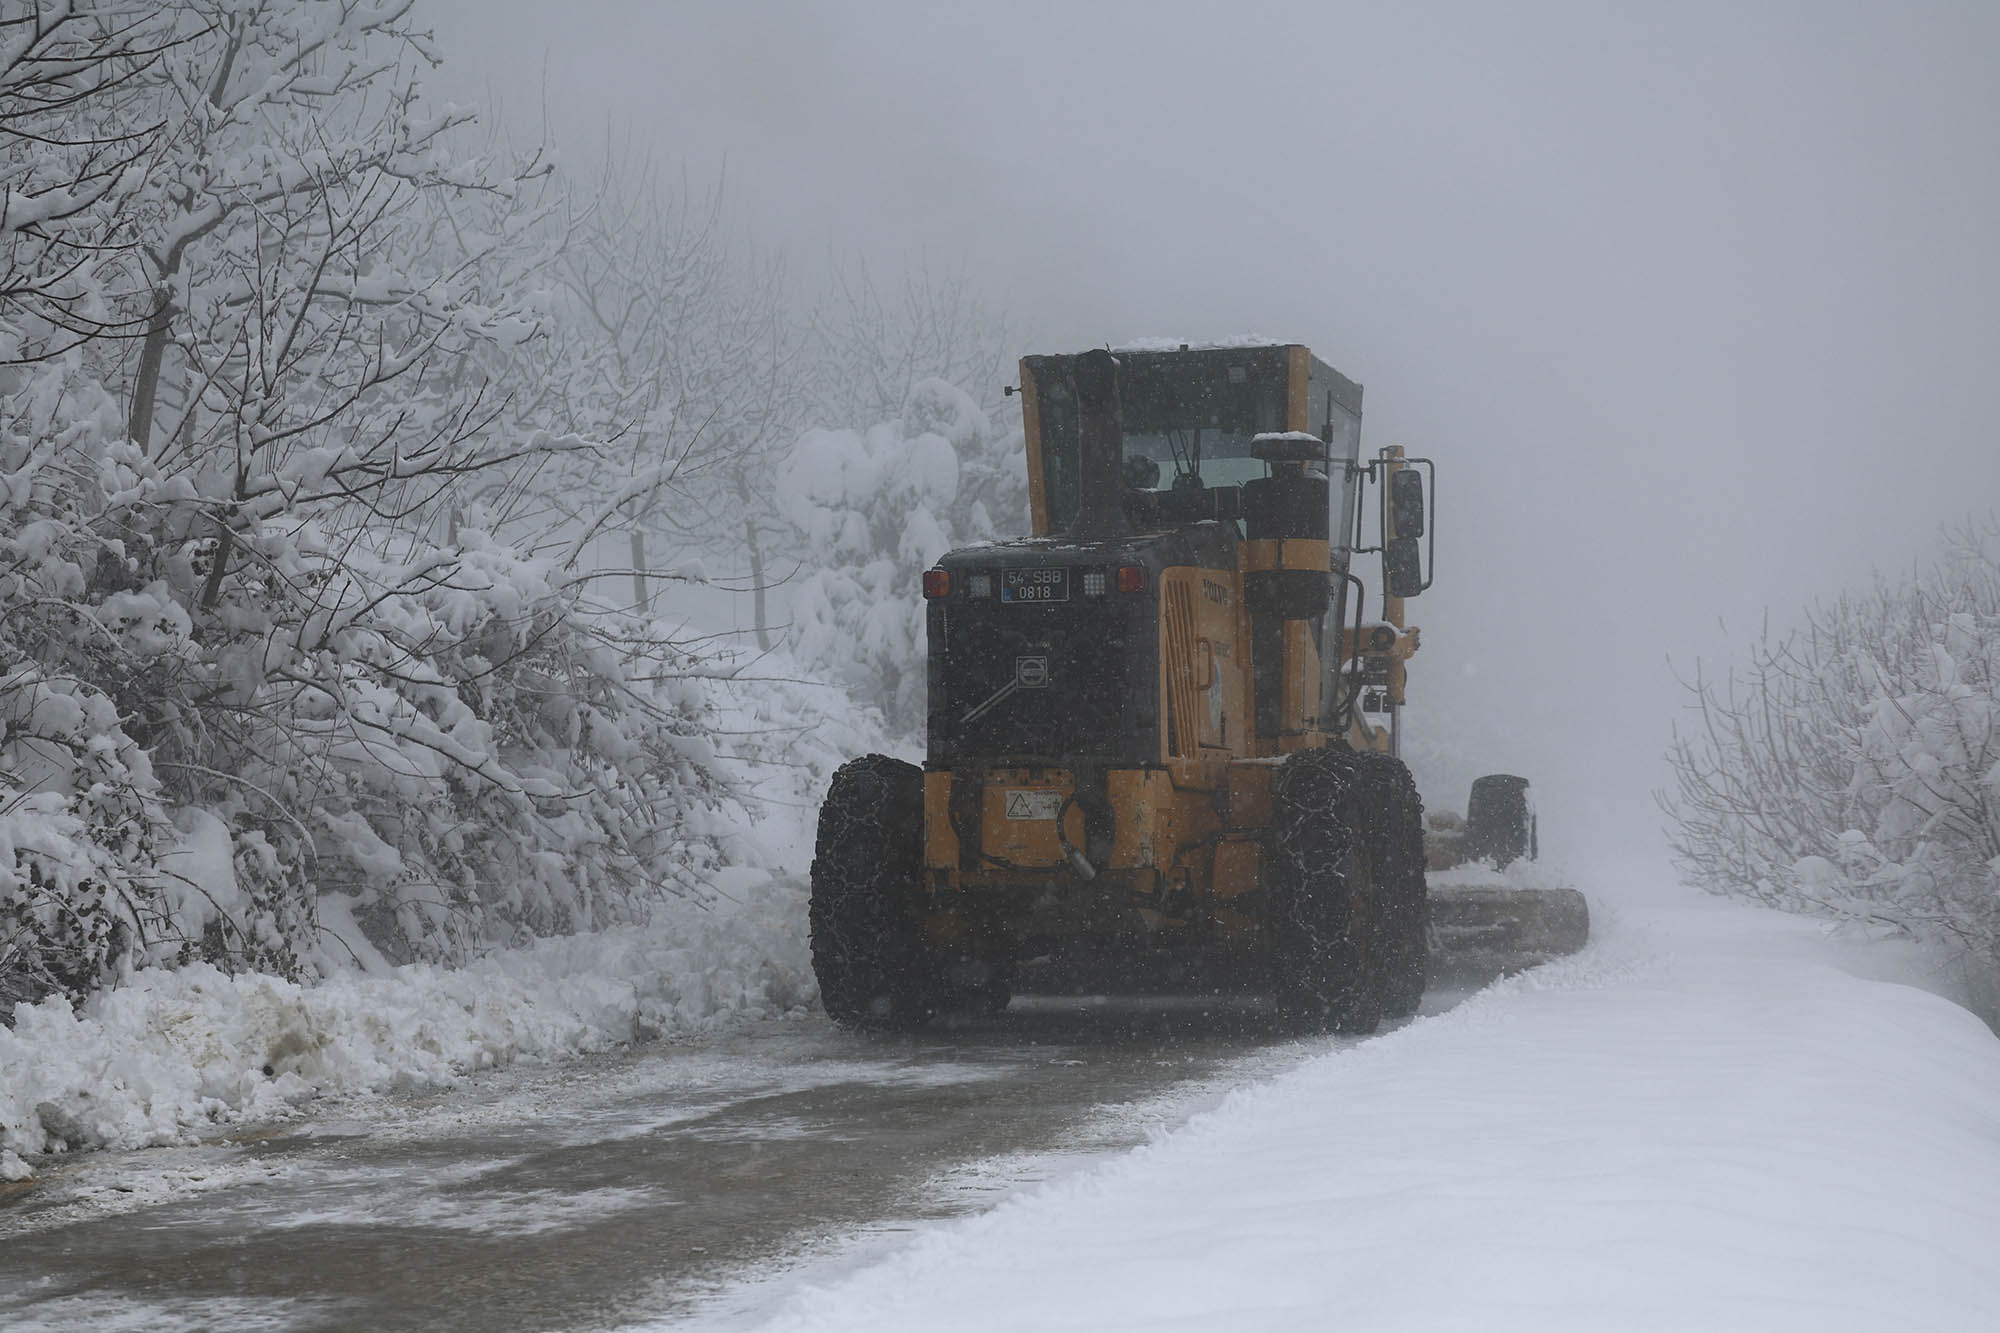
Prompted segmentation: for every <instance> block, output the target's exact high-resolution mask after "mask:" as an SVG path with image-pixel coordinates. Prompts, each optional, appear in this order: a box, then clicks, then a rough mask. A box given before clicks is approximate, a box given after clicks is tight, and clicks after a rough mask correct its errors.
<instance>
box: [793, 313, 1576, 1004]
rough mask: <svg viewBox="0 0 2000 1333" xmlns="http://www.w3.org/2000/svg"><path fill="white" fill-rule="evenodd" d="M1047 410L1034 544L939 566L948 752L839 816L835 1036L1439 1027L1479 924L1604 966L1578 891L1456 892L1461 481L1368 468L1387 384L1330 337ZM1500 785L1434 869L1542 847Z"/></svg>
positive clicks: (818, 964) (835, 816) (1489, 940)
mask: <svg viewBox="0 0 2000 1333" xmlns="http://www.w3.org/2000/svg"><path fill="white" fill-rule="evenodd" d="M1019 391H1020V394H1021V398H1022V405H1023V419H1024V426H1025V434H1026V444H1027V457H1028V479H1029V495H1030V509H1031V514H1032V522H1033V536H1031V537H1028V538H1024V539H1021V540H1016V541H1009V542H1001V543H994V544H988V545H982V546H974V547H968V548H965V549H962V550H956V551H952V552H950V553H948V554H946V555H945V556H943V557H942V558H940V559H939V560H938V562H937V564H936V566H935V567H934V568H932V569H930V570H928V571H926V572H925V574H924V576H923V595H924V597H925V599H926V603H927V622H928V647H929V664H928V670H929V677H928V699H929V705H928V731H927V738H926V748H927V753H926V757H925V761H924V763H923V764H922V765H921V767H920V766H918V765H915V764H910V763H905V762H903V761H901V760H897V759H893V758H890V757H887V756H884V755H879V754H877V755H868V756H865V757H862V758H859V759H855V760H852V761H850V762H849V763H847V764H844V765H842V766H841V768H840V769H839V770H838V771H836V773H835V774H834V776H833V779H832V783H831V787H830V789H829V791H828V794H827V798H826V801H825V803H824V805H823V806H822V807H821V811H820V817H819V828H818V840H817V844H816V848H815V855H814V860H813V865H812V894H811V909H810V910H811V929H812V952H813V966H814V970H815V972H816V973H817V975H818V978H819V984H820V993H821V996H822V1000H823V1002H824V1004H825V1007H826V1010H827V1012H828V1013H829V1014H830V1015H831V1016H832V1017H833V1018H834V1019H835V1020H837V1021H839V1022H842V1023H846V1024H851V1025H857V1026H885V1027H889V1026H905V1025H909V1024H914V1023H920V1022H922V1021H924V1020H926V1019H928V1018H930V1017H932V1016H934V1015H938V1014H945V1013H953V1012H961V1013H981V1012H995V1011H997V1010H999V1009H1001V1008H1003V1007H1005V1006H1006V1004H1007V1003H1008V1002H1009V999H1010V997H1011V995H1012V993H1013V991H1014V990H1015V989H1016V988H1017V987H1018V986H1020V985H1021V983H1022V981H1023V979H1024V977H1032V978H1033V979H1035V980H1036V981H1037V982H1038V988H1040V986H1039V982H1040V981H1041V980H1043V979H1045V978H1056V979H1059V981H1060V982H1061V983H1062V984H1063V985H1064V986H1065V987H1066V988H1069V989H1088V990H1102V991H1121V990H1156V989H1169V990H1180V991H1190V990H1193V991H1235V992H1260V993H1263V994H1265V995H1268V996H1269V997H1270V999H1271V1002H1272V1004H1273V1005H1274V1007H1275V1009H1276V1011H1277V1013H1278V1014H1279V1015H1280V1016H1281V1018H1282V1019H1283V1020H1284V1021H1285V1022H1286V1023H1287V1024H1288V1025H1291V1026H1294V1027H1296V1028H1302V1029H1306V1030H1329V1031H1338V1032H1350V1033H1359V1032H1368V1031H1372V1030H1373V1029H1374V1028H1375V1027H1376V1026H1377V1024H1378V1023H1379V1022H1380V1021H1381V1020H1382V1018H1384V1017H1385V1016H1386V1017H1400V1016H1404V1015H1407V1014H1410V1013H1412V1012H1414V1011H1415V1010H1416V1008H1417V1006H1418V1004H1419V1002H1420V1001H1421V999H1422V996H1423V993H1424V988H1425V985H1426V979H1427V976H1428V972H1429V955H1430V952H1431V949H1432V947H1433V946H1434V945H1436V944H1439V943H1448V942H1449V939H1448V936H1449V935H1450V934H1451V933H1452V932H1453V931H1456V932H1458V933H1460V934H1465V933H1469V934H1470V935H1472V936H1476V937H1477V938H1478V939H1479V940H1480V941H1481V942H1483V943H1486V944H1495V943H1504V944H1510V945H1511V946H1513V947H1518V948H1521V949H1523V950H1525V951H1527V952H1529V953H1531V954H1536V955H1539V956H1548V955H1552V954H1556V953H1562V952H1568V951H1573V950H1574V949H1576V948H1580V947H1581V946H1582V944H1583V937H1584V935H1585V934H1586V933H1587V930H1588V914H1587V911H1586V910H1585V909H1584V906H1583V900H1582V898H1581V896H1580V895H1577V894H1574V893H1573V892H1572V891H1569V890H1521V889H1509V888H1506V887H1502V888H1498V889H1495V888H1491V887H1482V888H1480V889H1478V890H1476V891H1474V893H1473V898H1472V899H1468V900H1467V901H1466V902H1464V903H1460V902H1457V901H1455V900H1453V899H1451V897H1450V895H1449V894H1434V893H1432V892H1430V891H1429V890H1428V888H1427V885H1426V879H1425V869H1426V856H1427V846H1426V834H1425V826H1424V814H1423V802H1422V801H1421V799H1420V798H1419V795H1418V792H1417V789H1416V786H1415V784H1414V782H1413V781H1412V780H1411V776H1410V772H1409V769H1408V768H1407V767H1406V766H1405V765H1404V764H1403V762H1402V760H1401V759H1400V758H1399V757H1398V751H1399V748H1400V736H1401V711H1402V708H1403V705H1404V702H1405V694H1406V685H1407V678H1408V665H1409V661H1410V658H1411V656H1412V654H1414V653H1415V652H1416V650H1417V648H1418V645H1419V632H1418V629H1417V628H1416V627H1415V626H1413V625H1408V624H1407V623H1406V621H1405V603H1406V601H1407V599H1409V598H1412V597H1415V596H1417V595H1418V594H1420V593H1421V592H1423V591H1424V589H1426V588H1427V587H1429V586H1430V582H1431V570H1432V567H1433V558H1432V557H1433V556H1434V553H1435V548H1434V545H1432V543H1434V541H1435V522H1434V520H1435V514H1434V512H1433V504H1434V497H1435V491H1436V478H1435V470H1434V468H1433V466H1432V464H1431V462H1430V460H1428V459H1419V458H1409V457H1406V456H1405V455H1404V452H1403V451H1402V450H1401V449H1398V448H1385V449H1382V450H1380V451H1379V452H1377V453H1376V454H1375V455H1374V456H1373V457H1370V458H1366V459H1364V458H1363V457H1362V455H1361V452H1360V433H1361V386H1359V385H1358V384H1356V383H1354V382H1353V381H1351V380H1349V379H1347V378H1346V377H1345V376H1343V375H1341V374H1340V373H1339V372H1338V371H1336V370H1334V369H1333V368H1332V367H1331V366H1329V365H1327V364H1326V363H1325V362H1323V361H1321V360H1320V359H1319V358H1317V357H1315V356H1313V355H1312V353H1311V352H1310V351H1309V350H1308V349H1307V348H1305V347H1303V346H1299V345H1296V344H1259V345H1249V344H1242V345H1236V344H1231V345H1220V346H1205V347H1194V346H1189V345H1185V344H1180V345H1175V344H1165V345H1157V346H1155V345H1148V346H1142V347H1136V348H1129V349H1123V350H1120V351H1118V352H1116V353H1115V354H1114V353H1113V352H1110V351H1105V350H1097V351H1090V352H1084V353H1081V354H1077V355H1069V356H1030V357H1026V358H1024V359H1023V360H1022V362H1021V383H1020V386H1019ZM1426 474H1428V475H1429V476H1430V482H1431V484H1430V487H1429V494H1428V495H1427V492H1426V486H1425V476H1426ZM1371 512H1372V522H1371V521H1370V518H1371ZM1364 536H1366V537H1367V538H1368V539H1370V540H1372V544H1365V542H1364ZM1367 555H1379V557H1380V559H1379V570H1380V584H1379V587H1378V589H1377V590H1376V592H1377V594H1378V595H1379V601H1378V602H1377V605H1378V606H1379V615H1378V616H1376V617H1374V618H1372V619H1371V618H1369V617H1368V616H1367V614H1366V611H1367V609H1368V608H1367V606H1366V603H1367V602H1369V601H1371V600H1375V599H1371V597H1370V590H1369V588H1368V587H1367V585H1366V582H1365V581H1364V579H1363V577H1362V572H1361V571H1362V567H1363V564H1364V562H1363V560H1362V557H1364V556H1367ZM1369 563H1373V562H1369ZM1481 781H1482V783H1485V784H1487V788H1488V789H1490V790H1487V799H1485V800H1484V801H1483V803H1482V801H1481V800H1479V799H1477V798H1478V797H1479V796H1480V794H1481V790H1483V789H1481V788H1480V784H1475V793H1474V795H1475V800H1474V802H1473V805H1472V808H1471V809H1470V810H1469V812H1468V814H1469V818H1468V820H1467V822H1466V824H1465V826H1464V827H1463V828H1462V829H1459V830H1456V832H1455V833H1454V831H1453V830H1447V829H1440V830H1437V831H1436V833H1435V835H1434V836H1433V838H1432V839H1431V844H1430V848H1429V852H1428V854H1429V855H1433V856H1440V855H1442V856H1445V857H1447V858H1449V857H1450V856H1451V855H1454V854H1456V855H1460V856H1463V855H1467V854H1473V853H1476V852H1484V851H1486V850H1488V849H1490V850H1493V851H1500V852H1504V853H1506V855H1507V856H1508V857H1509V858H1515V857H1522V856H1526V855H1529V854H1530V853H1531V852H1532V850H1533V847H1532V844H1533V840H1534V837H1533V830H1532V824H1531V820H1532V814H1531V812H1530V810H1529V807H1528V804H1527V801H1526V794H1525V783H1523V782H1521V780H1520V779H1513V778H1507V779H1504V780H1500V781H1498V782H1497V785H1496V781H1495V780H1489V779H1482V780H1481ZM1454 848H1455V849H1456V851H1455V852H1454ZM1494 859H1496V860H1497V859H1500V858H1498V857H1495V858H1494ZM1473 899H1476V901H1474V900H1473ZM1441 928H1442V929H1441Z"/></svg>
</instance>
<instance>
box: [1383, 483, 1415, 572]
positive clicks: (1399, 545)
mask: <svg viewBox="0 0 2000 1333" xmlns="http://www.w3.org/2000/svg"><path fill="white" fill-rule="evenodd" d="M1398 475H1399V476H1400V475H1402V474H1400V473H1399V474H1398ZM1382 581H1383V583H1384V584H1386V585H1387V587H1388V590H1389V595H1390V596H1391V597H1415V596H1416V595H1417V594H1418V593H1420V592H1422V591H1423V590H1424V562H1423V555H1422V553H1421V552H1420V551H1419V550H1418V546H1417V539H1416V538H1415V537H1404V536H1400V535H1399V536H1395V537H1391V538H1390V539H1389V544H1388V545H1386V546H1384V547H1383V548H1382Z"/></svg>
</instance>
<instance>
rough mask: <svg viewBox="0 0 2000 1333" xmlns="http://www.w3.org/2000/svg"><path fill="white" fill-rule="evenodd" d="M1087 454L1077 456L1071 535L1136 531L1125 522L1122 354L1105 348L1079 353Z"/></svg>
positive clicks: (1079, 387) (1088, 536) (1079, 400)
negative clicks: (1120, 408) (1076, 491)
mask: <svg viewBox="0 0 2000 1333" xmlns="http://www.w3.org/2000/svg"><path fill="white" fill-rule="evenodd" d="M1071 374H1072V376H1073V377H1074V380H1075V383H1076V404H1077V413H1078V416H1079V418H1080V422H1079V424H1080V425H1081V427H1082V429H1081V432H1080V435H1081V439H1080V444H1081V453H1082V455H1083V456H1082V458H1081V459H1079V460H1078V463H1079V466H1078V469H1077V471H1078V478H1077V480H1078V489H1079V492H1080V493H1079V495H1078V504H1077V510H1076V522H1074V523H1072V524H1071V525H1070V535H1071V536H1073V537H1076V538H1079V539H1081V540H1084V541H1093V540H1096V539H1098V538H1101V537H1117V536H1121V535H1123V534H1124V533H1126V532H1129V531H1130V530H1131V526H1130V524H1128V523H1127V522H1126V521H1125V505H1124V493H1125V486H1124V470H1125V427H1124V424H1123V422H1122V420H1121V419H1120V417H1119V413H1118V359H1117V358H1116V357H1114V356H1112V355H1111V353H1109V352H1107V351H1104V350H1102V349H1100V350H1098V351H1094V352H1085V353H1084V354H1083V355H1081V356H1079V357H1077V358H1076V360H1075V363H1074V365H1073V368H1072V370H1071Z"/></svg>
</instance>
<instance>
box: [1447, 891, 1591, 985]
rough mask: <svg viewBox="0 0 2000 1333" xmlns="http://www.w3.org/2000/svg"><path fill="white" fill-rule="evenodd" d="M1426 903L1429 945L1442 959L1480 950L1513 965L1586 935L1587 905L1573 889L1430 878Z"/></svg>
mask: <svg viewBox="0 0 2000 1333" xmlns="http://www.w3.org/2000/svg"><path fill="white" fill-rule="evenodd" d="M1430 903H1431V945H1432V950H1433V952H1435V953H1438V954H1441V955H1444V956H1445V957H1446V958H1447V959H1449V958H1452V957H1462V956H1467V955H1478V956H1484V957H1487V958H1490V959H1491V960H1493V961H1494V962H1497V963H1501V964H1503V965H1504V966H1506V969H1507V970H1509V971H1512V970H1515V969H1517V968H1522V967H1532V966H1534V965H1535V964H1536V963H1544V962H1547V961H1548V960H1549V959H1551V958H1560V957H1562V956H1563V955H1565V954H1572V953H1575V952H1576V951H1577V950H1579V949H1581V948H1582V947H1583V946H1584V945H1585V943H1587V942H1588V941H1589V939H1590V905H1589V904H1588V903H1587V902H1585V901H1584V897H1583V895H1582V894H1581V893H1578V892H1577V891H1576V890H1575V889H1537V888H1516V887H1512V886H1507V885H1486V884H1434V885H1432V886H1431V890H1430Z"/></svg>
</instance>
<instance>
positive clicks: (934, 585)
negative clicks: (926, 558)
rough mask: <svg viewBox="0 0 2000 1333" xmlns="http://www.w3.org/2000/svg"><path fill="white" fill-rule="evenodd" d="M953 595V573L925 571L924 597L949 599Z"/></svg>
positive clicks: (935, 570) (941, 570)
mask: <svg viewBox="0 0 2000 1333" xmlns="http://www.w3.org/2000/svg"><path fill="white" fill-rule="evenodd" d="M950 595H951V571H950V570H948V569H927V570H925V571H924V596H926V597H932V598H937V597H949V596H950Z"/></svg>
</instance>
